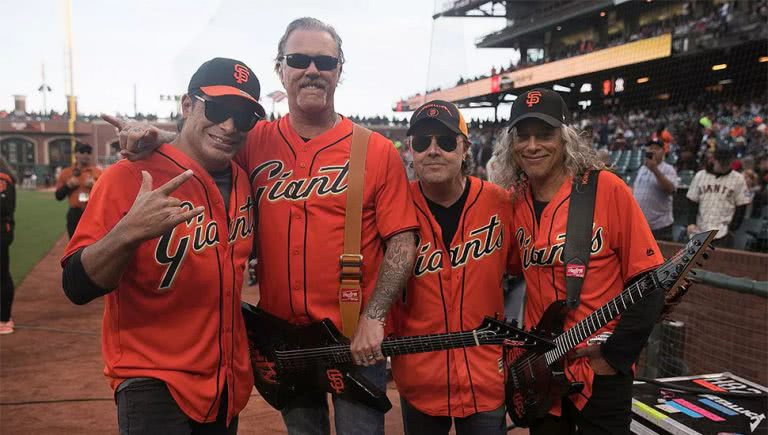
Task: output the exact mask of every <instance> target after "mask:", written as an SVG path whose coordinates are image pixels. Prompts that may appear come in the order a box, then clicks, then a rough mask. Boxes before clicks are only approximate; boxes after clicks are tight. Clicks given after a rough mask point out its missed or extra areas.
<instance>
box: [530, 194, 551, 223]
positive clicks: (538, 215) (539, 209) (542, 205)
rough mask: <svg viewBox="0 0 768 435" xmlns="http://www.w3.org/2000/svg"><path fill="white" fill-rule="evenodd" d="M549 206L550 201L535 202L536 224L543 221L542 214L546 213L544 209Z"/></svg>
mask: <svg viewBox="0 0 768 435" xmlns="http://www.w3.org/2000/svg"><path fill="white" fill-rule="evenodd" d="M547 204H549V201H536V200H535V199H534V200H533V212H534V213H536V222H539V221H541V214H542V213H543V212H544V209H545V208H547Z"/></svg>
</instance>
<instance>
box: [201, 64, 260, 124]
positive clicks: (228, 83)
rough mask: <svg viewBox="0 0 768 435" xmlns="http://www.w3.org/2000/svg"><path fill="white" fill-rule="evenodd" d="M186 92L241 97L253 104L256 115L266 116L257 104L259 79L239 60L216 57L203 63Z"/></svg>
mask: <svg viewBox="0 0 768 435" xmlns="http://www.w3.org/2000/svg"><path fill="white" fill-rule="evenodd" d="M187 91H188V92H189V93H190V94H193V93H199V94H202V95H207V96H209V97H213V98H215V97H223V96H236V97H242V98H245V99H246V100H248V101H250V102H251V103H252V104H253V107H254V111H255V112H256V114H257V115H259V116H261V117H262V118H263V117H265V116H266V112H265V111H264V107H262V105H261V104H259V95H260V93H261V85H259V79H258V78H256V74H254V73H253V70H251V69H250V68H249V67H248V65H246V64H245V63H243V62H240V61H239V60H234V59H227V58H223V57H216V58H213V59H211V60H209V61H207V62H205V63H204V64H202V65H200V68H198V69H197V71H196V72H195V74H193V75H192V79H191V80H190V81H189V86H188V87H187Z"/></svg>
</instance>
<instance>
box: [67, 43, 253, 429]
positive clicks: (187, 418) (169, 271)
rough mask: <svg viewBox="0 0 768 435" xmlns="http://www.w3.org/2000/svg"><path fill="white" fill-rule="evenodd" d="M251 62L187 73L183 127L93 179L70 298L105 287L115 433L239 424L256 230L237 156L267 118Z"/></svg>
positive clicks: (70, 250)
mask: <svg viewBox="0 0 768 435" xmlns="http://www.w3.org/2000/svg"><path fill="white" fill-rule="evenodd" d="M259 91H260V87H259V81H258V79H257V78H256V76H255V75H254V73H253V71H251V69H250V68H248V67H247V66H246V65H245V64H244V63H242V62H239V61H237V60H233V59H224V58H215V59H212V60H210V61H208V62H205V63H204V64H203V65H202V66H201V67H200V68H199V69H198V70H197V72H196V73H195V74H194V75H193V76H192V79H191V81H190V83H189V91H188V93H187V94H186V95H184V97H183V98H182V101H181V107H182V114H183V117H184V122H183V126H182V128H181V131H180V132H179V134H178V136H176V138H175V139H174V140H173V141H172V142H171V143H166V144H163V145H161V146H160V147H159V148H158V149H157V151H156V152H155V153H153V154H152V155H151V156H149V157H148V158H146V159H145V160H141V161H137V162H130V161H128V160H121V161H119V162H118V163H116V164H114V165H112V166H111V167H110V168H109V169H107V170H106V171H105V172H104V174H103V175H102V177H101V178H100V179H99V181H98V183H96V186H95V187H94V189H93V192H92V195H91V197H90V200H89V206H88V208H87V209H86V211H85V214H84V215H83V219H82V221H81V223H80V226H79V227H78V228H77V231H75V234H74V236H73V238H72V240H71V241H70V242H69V245H68V246H67V248H66V250H65V253H64V257H63V258H62V261H61V263H62V267H63V268H64V272H63V287H64V292H65V294H66V295H67V297H69V299H70V300H71V301H72V302H74V303H76V304H78V305H81V304H85V303H88V302H90V301H91V300H93V299H96V298H98V297H100V296H105V304H104V306H105V307H104V324H103V333H102V354H103V356H104V361H105V365H106V367H105V369H104V373H105V375H106V376H107V378H108V379H109V382H110V385H111V387H112V388H113V389H114V391H115V399H116V401H117V411H118V418H117V420H118V425H119V426H120V433H121V434H145V433H146V434H149V433H152V434H155V433H169V434H171V433H173V434H184V433H185V434H199V433H206V434H234V433H236V432H237V421H238V420H237V419H238V414H239V413H240V411H241V410H242V409H243V408H244V407H245V405H246V403H247V402H248V398H249V396H250V393H251V390H252V389H253V373H252V370H251V364H250V360H249V355H248V345H247V338H246V333H245V325H244V322H243V318H242V314H241V311H240V299H241V298H240V296H241V288H242V283H243V273H244V270H245V266H246V262H247V260H248V255H249V254H250V252H251V247H252V240H253V239H252V238H253V211H252V207H253V199H252V196H251V189H250V184H249V182H248V175H247V174H246V173H245V172H244V171H243V170H242V169H241V168H240V167H239V166H237V165H236V164H234V163H233V162H232V158H233V157H234V155H235V154H236V153H237V151H238V150H239V149H240V148H241V147H242V146H243V143H244V141H245V135H246V134H247V133H248V131H250V130H251V129H252V128H253V126H254V125H255V124H256V121H257V120H258V119H260V118H262V117H263V116H264V109H263V108H262V107H261V105H260V104H259V103H258V98H259Z"/></svg>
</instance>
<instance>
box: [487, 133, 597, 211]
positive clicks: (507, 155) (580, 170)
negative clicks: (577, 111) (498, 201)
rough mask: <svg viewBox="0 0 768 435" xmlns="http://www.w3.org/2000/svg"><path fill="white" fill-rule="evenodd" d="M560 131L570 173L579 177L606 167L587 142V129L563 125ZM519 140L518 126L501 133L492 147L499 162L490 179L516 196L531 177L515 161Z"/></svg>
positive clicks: (566, 164)
mask: <svg viewBox="0 0 768 435" xmlns="http://www.w3.org/2000/svg"><path fill="white" fill-rule="evenodd" d="M560 134H561V137H562V142H563V146H564V149H563V164H564V165H565V169H566V173H567V174H568V175H570V176H577V175H582V174H584V173H585V172H587V171H591V170H602V169H605V168H606V167H605V163H603V162H602V161H601V160H600V158H599V157H598V155H597V150H595V149H593V148H592V146H591V145H590V143H589V142H588V140H587V137H586V135H585V134H584V132H580V131H579V130H577V129H575V128H573V127H571V126H568V125H563V126H562V127H560ZM517 141H518V136H517V129H516V128H514V127H513V128H511V129H509V130H507V129H506V128H504V129H503V130H502V131H501V133H499V135H498V136H497V138H496V143H495V144H494V147H493V155H494V157H495V158H496V160H495V162H496V163H495V169H494V172H493V179H492V180H491V181H493V182H494V183H496V184H498V185H500V186H502V187H504V188H505V189H509V188H514V191H515V196H517V194H518V193H520V192H525V191H526V189H527V188H528V177H527V175H526V174H525V172H524V171H523V168H521V167H520V165H519V164H518V162H517V161H516V160H515V152H514V147H513V145H514V144H515V143H517Z"/></svg>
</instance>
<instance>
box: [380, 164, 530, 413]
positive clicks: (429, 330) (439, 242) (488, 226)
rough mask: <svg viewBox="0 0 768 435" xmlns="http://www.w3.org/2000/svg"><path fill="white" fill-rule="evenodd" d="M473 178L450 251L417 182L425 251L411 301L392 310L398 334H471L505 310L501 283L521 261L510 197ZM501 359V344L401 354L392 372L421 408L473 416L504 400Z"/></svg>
mask: <svg viewBox="0 0 768 435" xmlns="http://www.w3.org/2000/svg"><path fill="white" fill-rule="evenodd" d="M468 180H469V183H470V186H469V194H468V196H467V200H466V203H465V204H464V209H463V210H462V212H461V218H460V221H459V224H458V227H457V231H456V234H455V235H454V238H453V241H452V242H451V246H450V247H447V246H444V243H443V236H442V231H441V228H440V225H439V224H438V223H437V221H436V220H435V217H434V216H433V215H432V213H431V212H430V209H429V206H428V205H427V202H426V199H425V198H424V195H423V194H422V192H421V188H420V186H419V183H418V182H417V181H414V182H412V183H411V192H412V194H413V198H414V203H415V204H416V209H417V216H418V219H419V226H420V228H419V248H418V251H417V257H416V263H415V265H414V271H413V275H412V276H411V278H410V279H409V281H408V286H407V288H406V293H405V299H404V300H401V301H399V302H398V303H396V304H395V307H394V308H393V314H392V318H393V319H392V320H393V321H392V323H393V326H394V328H393V329H394V332H395V333H396V334H397V335H399V336H409V335H424V334H439V333H447V332H457V331H470V330H472V329H475V328H477V327H478V326H479V325H480V323H481V322H482V321H483V317H484V316H493V315H494V314H496V313H504V295H503V290H502V288H501V284H502V278H503V275H504V272H506V271H507V269H508V267H509V263H510V261H514V259H516V257H517V253H516V252H515V251H513V250H512V246H513V245H512V244H511V243H510V240H511V236H512V213H511V203H510V201H511V199H510V196H509V193H508V192H506V191H504V190H503V189H501V188H500V187H498V186H496V185H494V184H491V183H488V182H485V181H482V180H480V179H478V178H474V177H469V178H468ZM446 253H447V254H446ZM500 358H501V348H500V347H499V346H481V347H473V348H469V349H452V350H447V351H440V352H439V353H436V352H429V353H417V354H410V355H400V356H396V357H393V358H392V375H393V377H394V379H395V382H396V383H397V389H398V391H399V392H400V394H401V395H402V397H404V398H405V399H406V400H407V401H408V402H409V403H410V404H411V405H413V406H414V407H416V408H417V409H418V410H419V411H421V412H424V413H426V414H429V415H435V416H452V417H467V416H469V415H472V414H475V413H478V412H484V411H491V410H494V409H496V408H498V407H499V406H501V405H502V404H503V403H504V374H503V372H502V370H501V368H500V366H499V361H500Z"/></svg>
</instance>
